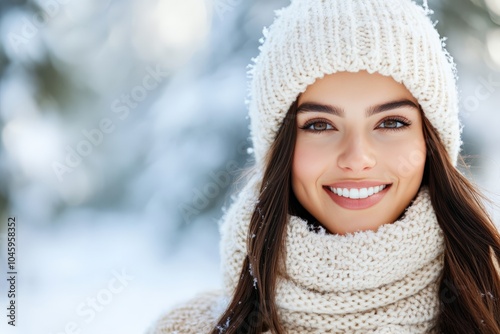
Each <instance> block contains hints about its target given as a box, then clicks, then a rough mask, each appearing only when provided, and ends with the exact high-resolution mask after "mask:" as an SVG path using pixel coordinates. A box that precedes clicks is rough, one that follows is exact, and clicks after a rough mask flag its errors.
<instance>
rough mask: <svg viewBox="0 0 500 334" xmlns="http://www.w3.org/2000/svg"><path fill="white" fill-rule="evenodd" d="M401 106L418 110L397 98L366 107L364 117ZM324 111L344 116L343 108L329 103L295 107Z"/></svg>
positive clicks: (309, 110)
mask: <svg viewBox="0 0 500 334" xmlns="http://www.w3.org/2000/svg"><path fill="white" fill-rule="evenodd" d="M403 107H411V108H414V109H416V110H418V111H420V108H419V106H417V105H416V104H415V103H413V102H412V101H410V100H408V99H402V100H397V101H391V102H387V103H383V104H379V105H374V106H371V107H369V108H368V109H366V112H365V115H366V117H370V116H372V115H374V114H378V113H380V112H384V111H388V110H392V109H397V108H403ZM314 111H316V112H325V113H328V114H332V115H336V116H339V117H344V116H345V112H344V109H342V108H339V107H336V106H334V105H329V104H319V103H314V102H305V103H302V104H301V105H300V106H299V107H298V108H297V113H300V112H314Z"/></svg>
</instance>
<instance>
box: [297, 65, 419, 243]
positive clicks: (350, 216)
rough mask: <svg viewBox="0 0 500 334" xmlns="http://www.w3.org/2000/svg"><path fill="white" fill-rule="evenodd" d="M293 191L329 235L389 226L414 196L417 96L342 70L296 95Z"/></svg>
mask: <svg viewBox="0 0 500 334" xmlns="http://www.w3.org/2000/svg"><path fill="white" fill-rule="evenodd" d="M296 126H297V139H296V144H295V151H294V156H293V166H292V188H293V191H294V194H295V196H296V197H297V199H298V200H299V202H300V203H301V204H302V206H303V207H304V208H305V209H306V210H307V211H308V212H309V213H310V214H311V215H313V216H314V217H315V218H316V219H317V220H318V221H319V222H320V223H321V224H322V225H323V226H324V227H325V228H326V229H327V230H328V231H330V232H331V233H337V234H345V233H349V232H356V231H363V230H376V229H377V228H378V227H379V226H381V225H383V224H387V223H392V222H394V221H395V220H397V219H398V217H400V215H401V214H402V213H403V211H404V209H405V208H406V207H407V206H408V205H409V204H410V202H411V200H412V199H413V198H414V197H415V195H416V194H417V192H418V190H419V188H420V184H421V181H422V177H423V172H424V164H425V156H426V149H425V139H424V135H423V131H422V116H421V114H420V110H419V108H418V102H417V100H416V99H415V98H414V97H413V96H412V95H411V93H410V92H409V91H408V90H407V89H406V87H405V86H404V85H402V84H400V83H398V82H396V81H395V80H394V79H392V78H391V77H386V76H382V75H381V74H378V73H374V74H369V73H368V72H366V71H361V72H356V73H351V72H339V73H335V74H331V75H326V76H325V77H323V78H321V79H318V80H316V82H314V83H313V84H312V85H310V86H308V87H307V90H306V91H305V92H304V93H302V94H301V95H300V96H299V100H298V110H297V119H296Z"/></svg>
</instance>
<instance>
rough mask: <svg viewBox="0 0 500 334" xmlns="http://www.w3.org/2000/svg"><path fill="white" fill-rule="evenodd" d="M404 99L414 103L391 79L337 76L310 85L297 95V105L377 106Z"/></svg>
mask: <svg viewBox="0 0 500 334" xmlns="http://www.w3.org/2000/svg"><path fill="white" fill-rule="evenodd" d="M394 98H407V99H409V100H411V101H413V102H415V103H416V102H417V101H416V99H415V98H414V97H413V96H412V94H411V93H410V92H409V91H408V89H407V88H406V87H405V86H404V85H403V84H401V83H399V82H397V81H396V80H394V79H393V78H392V77H388V76H384V75H381V74H379V73H368V72H366V71H360V72H338V73H334V74H328V75H325V76H324V77H323V78H320V79H318V80H316V81H315V82H314V83H312V84H311V85H309V86H308V87H307V88H306V90H305V91H304V92H303V93H302V94H300V96H299V100H298V103H299V105H300V104H301V103H302V102H304V101H314V102H319V103H322V102H323V103H332V102H336V103H337V104H338V103H352V102H357V103H360V104H363V103H369V104H372V103H376V102H383V101H385V100H388V99H394Z"/></svg>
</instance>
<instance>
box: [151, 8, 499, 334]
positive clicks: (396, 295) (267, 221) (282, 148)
mask: <svg viewBox="0 0 500 334" xmlns="http://www.w3.org/2000/svg"><path fill="white" fill-rule="evenodd" d="M428 13H429V11H428V10H427V8H422V7H420V6H418V5H416V4H415V3H413V2H411V1H410V0H384V1H379V0H370V1H369V0H324V1H320V0H294V1H292V3H291V4H290V6H288V7H286V8H284V9H282V10H280V11H278V12H277V18H276V19H275V21H274V23H273V25H272V26H271V27H270V29H269V31H268V30H264V36H265V41H264V43H263V45H262V46H261V47H260V51H261V52H260V55H259V56H258V57H257V58H256V59H255V64H254V65H253V66H252V67H251V69H250V75H251V82H250V87H249V88H250V99H249V102H250V105H249V113H250V117H251V135H252V140H253V145H254V154H255V166H254V168H253V170H252V173H251V175H250V176H249V180H248V182H247V184H246V185H245V187H244V188H243V189H242V191H241V193H240V194H239V196H238V197H237V199H236V200H235V202H234V203H233V204H232V205H231V207H230V209H229V210H228V212H227V213H226V214H225V216H224V218H223V222H222V224H221V227H220V229H221V234H222V241H221V257H222V268H223V271H224V282H225V287H224V288H225V289H224V291H222V292H212V293H207V294H204V295H200V296H199V297H198V298H196V299H195V300H192V301H190V302H188V303H186V304H185V305H183V306H180V307H178V308H177V309H175V310H172V311H171V312H169V314H167V315H166V316H164V317H163V318H162V319H161V320H160V321H159V322H158V323H157V324H156V325H155V328H153V329H152V331H151V332H152V333H172V332H178V333H500V302H499V299H498V298H499V297H500V275H499V273H498V259H499V257H500V236H499V233H498V231H497V230H496V229H495V227H494V224H493V222H492V220H491V218H490V217H489V216H488V215H487V213H486V211H485V209H484V207H483V206H482V204H481V199H482V197H481V195H480V194H479V193H478V192H477V190H476V189H475V188H474V186H472V185H471V183H470V182H469V181H468V180H467V179H466V178H465V177H464V176H463V175H462V174H461V173H460V172H459V171H458V170H457V168H456V166H457V162H458V161H459V159H460V156H459V151H460V144H461V142H460V132H461V126H460V123H459V119H458V101H457V89H456V82H455V81H456V78H455V67H454V64H453V61H452V59H451V57H450V56H449V54H448V53H447V52H446V50H445V49H444V48H443V46H442V43H441V40H440V37H439V35H438V34H437V32H436V31H435V29H434V27H433V24H432V22H431V21H430V19H429V18H428V17H427V14H428Z"/></svg>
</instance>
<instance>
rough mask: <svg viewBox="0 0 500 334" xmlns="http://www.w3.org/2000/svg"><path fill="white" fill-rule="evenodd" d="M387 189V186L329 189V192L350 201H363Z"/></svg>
mask: <svg viewBox="0 0 500 334" xmlns="http://www.w3.org/2000/svg"><path fill="white" fill-rule="evenodd" d="M386 187H387V184H382V185H380V186H375V187H369V188H350V189H348V188H333V187H329V188H330V191H331V192H332V193H334V194H336V195H339V196H342V197H347V198H351V199H363V198H367V197H370V196H373V195H375V194H377V193H379V192H381V191H382V190H384V189H385V188H386Z"/></svg>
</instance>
